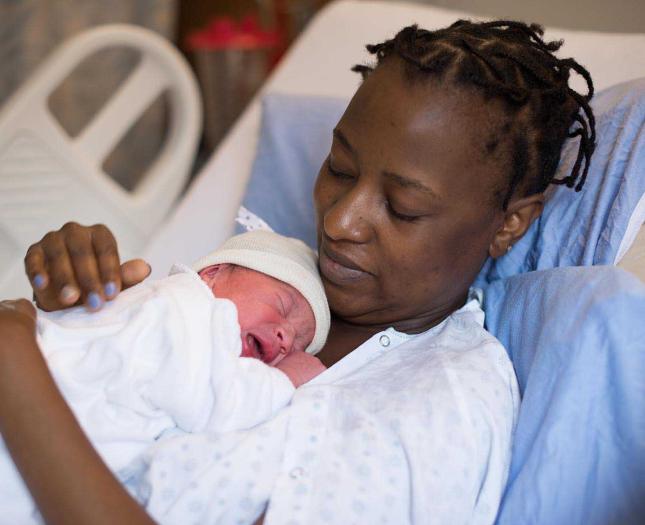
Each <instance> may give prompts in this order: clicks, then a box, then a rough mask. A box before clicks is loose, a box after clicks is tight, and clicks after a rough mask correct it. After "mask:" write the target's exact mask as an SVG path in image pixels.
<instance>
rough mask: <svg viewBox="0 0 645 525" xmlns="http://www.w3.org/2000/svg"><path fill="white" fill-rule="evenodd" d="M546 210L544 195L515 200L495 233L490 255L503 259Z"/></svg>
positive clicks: (537, 194) (538, 194)
mask: <svg viewBox="0 0 645 525" xmlns="http://www.w3.org/2000/svg"><path fill="white" fill-rule="evenodd" d="M543 209H544V194H543V193H536V194H534V195H529V196H528V197H521V198H519V199H513V200H512V201H511V202H510V204H509V205H508V208H507V209H506V213H505V215H504V223H503V224H502V226H501V227H500V229H499V230H497V232H496V233H495V237H494V238H493V242H491V244H490V246H489V248H488V253H489V255H490V256H491V257H492V258H493V259H497V258H498V257H501V256H502V255H504V254H505V253H506V252H508V251H509V250H510V249H511V248H512V247H513V245H514V244H515V243H516V242H517V241H519V240H520V239H521V238H522V236H523V235H524V234H525V233H526V230H528V229H529V226H531V223H533V221H534V220H535V219H537V218H538V217H539V216H540V214H541V213H542V210H543Z"/></svg>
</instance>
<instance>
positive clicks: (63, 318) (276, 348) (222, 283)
mask: <svg viewBox="0 0 645 525" xmlns="http://www.w3.org/2000/svg"><path fill="white" fill-rule="evenodd" d="M329 322H330V318H329V309H328V306H327V301H326V298H325V294H324V290H323V287H322V283H321V281H320V277H319V275H318V271H317V264H316V256H315V254H314V252H313V251H312V250H311V249H309V248H308V247H307V246H306V245H305V244H304V243H302V242H301V241H298V240H295V239H290V238H286V237H282V236H279V235H278V234H275V233H273V232H267V231H254V232H249V233H246V234H242V235H238V236H236V237H233V238H231V239H229V240H228V241H227V242H226V243H224V245H223V246H222V247H221V248H220V249H219V250H217V251H215V252H214V253H212V254H211V255H209V256H207V257H205V258H203V259H201V260H200V261H198V262H197V263H196V264H195V265H193V269H190V268H188V267H186V266H182V265H175V266H174V267H173V269H172V270H171V274H170V275H169V276H168V277H166V278H164V279H161V280H158V281H149V282H145V283H142V284H140V285H138V286H135V287H133V288H131V289H129V290H126V291H124V292H122V293H121V294H120V295H119V296H118V297H117V298H116V299H115V300H113V301H111V302H109V303H107V304H106V305H105V307H104V308H103V309H102V310H101V311H99V312H96V313H89V312H87V311H85V310H84V309H82V308H81V307H78V308H74V309H71V310H68V311H63V312H53V313H49V312H42V311H39V312H38V322H37V334H38V335H37V336H38V340H39V345H40V347H41V349H42V352H43V354H44V355H45V358H46V360H47V362H48V365H49V367H50V370H51V372H52V375H53V376H54V378H55V380H56V382H57V384H58V386H59V388H60V390H61V392H62V393H63V395H64V397H65V398H66V400H67V402H68V403H69V405H70V406H71V407H72V410H73V411H74V413H75V415H76V417H77V419H78V420H79V422H80V424H81V426H82V427H83V429H84V430H85V432H86V433H87V435H88V437H89V438H90V440H91V441H92V442H93V444H94V446H95V448H96V449H97V450H98V452H99V453H100V454H101V456H102V457H103V459H104V460H105V461H106V463H107V464H108V465H109V466H110V468H111V469H112V470H113V471H114V472H115V473H116V474H117V477H119V478H121V479H124V478H125V477H127V476H128V469H127V466H128V465H129V464H130V463H131V462H132V460H133V459H135V458H136V457H137V456H138V455H139V454H141V453H142V452H143V451H144V450H145V449H146V448H147V447H148V446H149V445H150V444H151V443H153V442H154V441H155V440H156V439H158V438H159V437H160V436H162V435H168V434H172V433H175V432H207V433H221V432H227V431H232V430H241V429H245V428H250V427H252V426H254V425H256V424H258V423H261V422H262V421H265V420H266V419H268V418H269V417H270V416H271V415H272V414H273V413H274V412H276V411H277V410H279V409H281V408H282V407H284V406H285V405H286V404H288V403H289V401H290V399H291V397H292V395H293V393H294V389H295V387H297V386H299V385H301V384H303V383H305V382H307V381H309V380H310V379H312V378H313V377H315V376H316V375H318V374H319V373H320V372H322V371H323V370H324V368H325V367H324V366H323V365H322V364H321V363H320V361H319V360H318V359H316V358H315V357H313V355H311V354H315V353H316V352H317V351H318V350H320V348H321V347H322V346H323V344H324V342H325V339H326V337H327V332H328V331H329ZM52 431H55V429H52ZM0 457H1V458H2V459H1V460H0V479H2V480H3V482H2V483H1V484H0V485H1V487H0V505H1V506H4V503H3V502H8V501H12V502H13V503H12V505H11V507H12V509H14V510H16V509H18V508H22V510H24V511H26V512H27V513H29V512H31V511H32V510H33V505H32V504H31V498H29V496H28V494H27V493H26V492H25V490H24V488H23V487H22V482H21V481H20V478H19V476H18V475H17V473H15V475H14V477H15V483H10V482H9V475H8V470H13V465H12V464H11V460H10V459H9V456H8V454H6V452H5V453H4V454H0ZM1 463H5V464H6V465H2V464H1ZM5 467H6V468H5ZM21 500H22V501H23V502H24V503H25V505H19V504H18V502H19V501H21ZM27 509H29V510H28V511H27ZM23 515H24V514H23V513H22V511H19V512H18V514H17V515H16V518H20V516H23ZM13 522H16V521H15V520H14V521H13ZM21 522H22V521H21Z"/></svg>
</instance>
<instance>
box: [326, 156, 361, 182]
mask: <svg viewBox="0 0 645 525" xmlns="http://www.w3.org/2000/svg"><path fill="white" fill-rule="evenodd" d="M327 170H328V171H329V173H330V174H331V175H332V176H334V177H336V178H338V179H343V180H351V179H354V178H355V176H354V175H351V174H350V173H347V172H345V171H342V170H339V169H336V168H334V167H333V166H332V164H331V159H330V158H328V159H327Z"/></svg>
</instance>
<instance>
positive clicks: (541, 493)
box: [484, 266, 645, 525]
mask: <svg viewBox="0 0 645 525" xmlns="http://www.w3.org/2000/svg"><path fill="white" fill-rule="evenodd" d="M484 297H485V310H486V323H487V328H488V329H489V330H490V331H491V332H492V333H494V334H495V335H496V336H497V338H498V339H499V340H500V341H501V342H502V344H504V346H505V347H506V348H507V349H508V350H509V353H510V355H511V359H512V360H513V364H514V366H515V370H516V372H517V377H518V380H519V384H520V392H521V393H522V405H521V410H520V415H519V420H518V425H517V428H516V433H515V437H514V440H513V457H512V463H511V470H510V474H509V482H508V486H507V489H506V494H505V496H504V499H503V502H502V506H501V509H500V513H499V516H498V523H499V524H502V525H507V524H508V525H517V524H518V523H521V524H531V523H535V524H548V525H559V524H562V525H569V524H585V525H593V524H598V525H601V524H602V525H605V524H613V523H625V524H627V523H629V524H631V523H634V524H635V523H645V286H643V284H642V283H641V282H640V281H639V280H638V279H636V278H635V277H633V276H632V275H631V274H629V273H627V272H624V271H622V270H619V269H617V268H614V267H607V266H595V267H577V268H575V267H570V268H556V269H551V270H545V271H538V272H529V273H526V274H521V275H516V276H513V277H509V278H506V279H500V280H497V281H495V282H494V283H492V284H491V285H489V286H488V287H487V288H486V290H485V293H484Z"/></svg>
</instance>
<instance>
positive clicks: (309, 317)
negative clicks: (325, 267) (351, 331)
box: [193, 230, 330, 365]
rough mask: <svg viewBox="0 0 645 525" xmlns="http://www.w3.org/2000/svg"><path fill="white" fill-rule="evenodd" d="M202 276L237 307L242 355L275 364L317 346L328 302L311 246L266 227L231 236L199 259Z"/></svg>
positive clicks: (324, 332)
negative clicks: (289, 355) (213, 250)
mask: <svg viewBox="0 0 645 525" xmlns="http://www.w3.org/2000/svg"><path fill="white" fill-rule="evenodd" d="M193 268H194V269H195V270H196V271H197V272H199V275H200V277H201V278H202V280H203V281H204V282H205V283H206V284H207V285H208V287H209V288H210V289H211V290H213V293H214V294H215V295H216V296H217V297H219V298H223V299H229V300H231V301H232V302H233V303H234V304H235V306H236V308H237V315H238V321H239V324H240V329H241V337H242V355H243V356H245V357H256V358H258V359H261V360H262V361H264V362H265V363H268V364H271V365H275V364H277V363H278V362H279V361H280V360H282V358H284V357H285V356H286V355H288V354H289V353H291V352H293V351H302V350H304V351H306V352H308V353H311V354H315V353H316V352H318V351H319V350H320V349H321V348H322V346H323V344H324V343H325V340H326V338H327V333H328V332H329V322H330V316H329V307H328V306H327V299H326V298H325V292H324V289H323V285H322V282H321V280H320V276H319V275H318V269H317V258H316V255H315V253H314V252H313V250H311V249H310V248H309V247H308V246H306V245H305V244H304V243H303V242H301V241H299V240H297V239H292V238H289V237H283V236H281V235H278V234H277V233H274V232H269V231H263V230H262V231H253V232H248V233H243V234H241V235H237V236H235V237H232V238H231V239H229V240H228V241H226V242H225V243H224V244H223V245H222V246H221V248H219V249H218V250H216V251H215V252H213V253H212V254H210V255H207V256H206V257H203V258H202V259H200V260H199V261H197V262H196V263H195V264H194V265H193Z"/></svg>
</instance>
